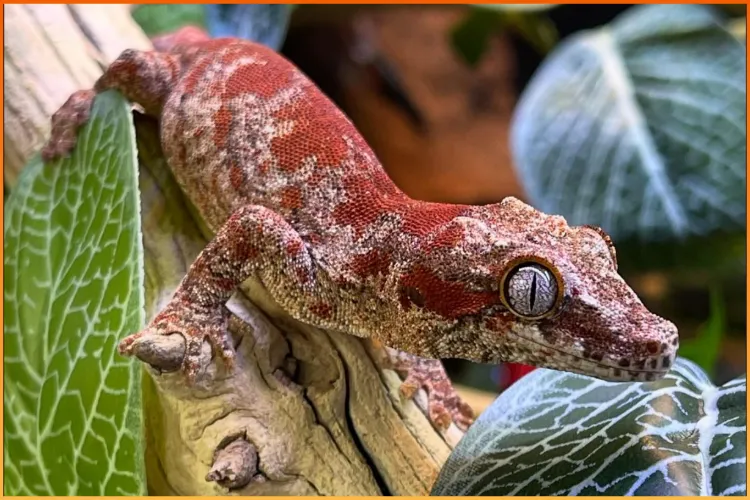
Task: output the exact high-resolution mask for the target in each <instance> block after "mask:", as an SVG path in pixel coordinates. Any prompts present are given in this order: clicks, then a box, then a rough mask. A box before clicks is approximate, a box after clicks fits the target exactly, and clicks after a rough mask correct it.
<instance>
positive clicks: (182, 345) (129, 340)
mask: <svg viewBox="0 0 750 500" xmlns="http://www.w3.org/2000/svg"><path fill="white" fill-rule="evenodd" d="M228 319H229V310H228V309H226V308H225V307H221V308H220V309H219V310H218V311H217V312H207V311H199V310H194V309H190V308H188V307H187V306H181V305H179V303H178V305H176V306H175V305H173V304H171V303H170V305H168V306H167V308H166V309H164V311H162V312H161V313H160V314H159V315H158V316H156V317H155V318H154V320H153V321H152V322H151V324H150V325H149V326H148V327H146V328H145V329H143V330H142V331H140V332H138V333H134V334H133V335H130V336H128V337H126V338H124V339H123V340H122V341H120V344H119V345H118V351H119V352H120V354H122V355H125V356H135V357H137V358H138V359H139V360H141V361H143V362H144V363H148V364H149V365H151V366H152V367H154V368H156V369H158V370H160V371H163V372H173V371H177V370H180V371H182V373H183V374H184V375H185V378H186V379H187V382H188V384H190V385H193V384H194V383H195V382H196V380H197V378H198V374H199V373H200V372H201V371H202V370H203V369H205V366H206V365H207V364H208V363H209V362H210V361H209V360H210V355H208V356H207V355H206V353H205V352H204V348H203V345H204V342H205V341H206V340H208V343H209V345H210V346H211V348H212V350H213V351H214V352H215V353H216V354H217V355H218V357H219V358H221V359H222V361H223V362H224V365H225V367H226V368H227V369H228V370H229V371H230V372H231V371H233V370H234V364H235V363H234V361H235V351H234V347H233V346H232V340H231V337H230V335H229V331H228V329H227V325H228Z"/></svg>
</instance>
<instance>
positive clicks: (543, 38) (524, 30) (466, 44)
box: [451, 4, 557, 67]
mask: <svg viewBox="0 0 750 500" xmlns="http://www.w3.org/2000/svg"><path fill="white" fill-rule="evenodd" d="M551 6H552V5H548V6H547V7H551ZM475 7H476V8H472V9H470V10H469V13H468V14H467V15H466V16H465V17H464V19H462V20H461V21H460V22H459V23H458V24H456V26H455V27H454V28H453V30H452V31H451V41H452V43H453V48H454V50H455V51H456V52H457V53H458V54H459V55H460V56H461V57H462V58H463V59H464V61H466V63H467V64H468V65H469V66H472V67H473V66H476V65H477V63H478V62H479V61H480V60H481V58H482V55H483V54H484V53H485V52H486V50H487V47H488V45H489V41H490V38H491V37H492V36H493V35H496V34H499V33H501V32H502V31H504V30H512V31H515V32H516V33H518V35H520V36H521V37H523V38H524V39H525V40H526V41H527V42H528V43H529V44H531V45H532V46H533V47H534V48H535V49H536V50H537V51H538V52H540V53H542V54H545V53H547V52H548V51H550V50H552V47H554V45H555V43H557V29H556V28H555V26H554V24H553V23H552V21H550V20H549V19H548V18H547V17H545V16H543V15H541V14H539V12H541V11H543V10H545V9H537V8H531V9H526V8H524V7H527V6H524V5H520V4H519V5H515V6H513V5H507V6H503V5H476V6H475ZM514 7H517V8H514ZM532 7H536V6H532ZM541 7H544V6H541Z"/></svg>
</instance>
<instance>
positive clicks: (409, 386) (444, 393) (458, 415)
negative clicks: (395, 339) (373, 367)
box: [385, 347, 474, 430]
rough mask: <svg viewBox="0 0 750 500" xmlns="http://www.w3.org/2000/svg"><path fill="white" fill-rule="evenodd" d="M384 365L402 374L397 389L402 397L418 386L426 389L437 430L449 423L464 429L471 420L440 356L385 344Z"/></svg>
mask: <svg viewBox="0 0 750 500" xmlns="http://www.w3.org/2000/svg"><path fill="white" fill-rule="evenodd" d="M385 351H386V353H387V355H386V359H385V363H386V365H387V367H389V368H391V369H393V370H395V371H396V372H399V373H401V374H402V375H405V376H406V378H405V379H404V381H403V382H402V384H401V387H400V388H399V392H400V393H401V396H402V397H405V398H412V397H414V394H416V392H417V391H418V390H419V389H424V390H425V391H426V392H427V401H428V403H427V406H428V416H429V419H430V421H431V422H432V424H433V425H435V426H436V427H437V428H438V429H441V430H444V429H447V428H448V427H449V426H450V424H451V422H454V423H455V424H456V426H457V427H458V428H459V429H461V430H466V429H467V428H468V427H469V426H470V425H471V424H472V423H473V422H474V411H473V410H472V409H471V406H469V405H468V404H466V403H465V402H464V401H462V400H461V398H460V397H459V395H458V394H456V391H455V389H454V388H453V384H452V383H451V381H450V379H449V378H448V374H447V373H446V372H445V368H444V367H443V363H442V362H441V361H440V360H439V359H427V358H420V357H419V356H414V355H413V354H409V353H406V352H403V351H397V350H396V349H392V348H390V347H386V348H385Z"/></svg>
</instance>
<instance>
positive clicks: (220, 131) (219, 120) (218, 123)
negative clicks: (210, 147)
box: [213, 104, 232, 149]
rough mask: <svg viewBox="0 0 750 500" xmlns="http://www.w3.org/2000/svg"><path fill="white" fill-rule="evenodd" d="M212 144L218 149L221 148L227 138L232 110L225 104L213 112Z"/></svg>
mask: <svg viewBox="0 0 750 500" xmlns="http://www.w3.org/2000/svg"><path fill="white" fill-rule="evenodd" d="M213 125H214V144H215V145H216V147H217V148H218V149H223V148H224V146H225V145H226V143H227V140H228V139H229V132H230V130H231V126H232V112H231V111H230V110H229V107H227V105H226V104H223V105H222V106H221V107H220V108H219V109H218V110H217V111H216V113H214V120H213Z"/></svg>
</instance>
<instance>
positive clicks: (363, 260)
mask: <svg viewBox="0 0 750 500" xmlns="http://www.w3.org/2000/svg"><path fill="white" fill-rule="evenodd" d="M390 265H391V256H390V255H388V253H387V252H385V251H382V250H378V249H377V248H374V249H372V250H370V251H369V252H367V253H366V254H358V255H355V256H354V257H353V258H352V261H351V268H352V271H353V272H354V274H355V275H357V276H358V277H360V278H363V279H364V278H368V277H370V276H378V275H382V276H385V275H386V274H388V269H389V267H390Z"/></svg>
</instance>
